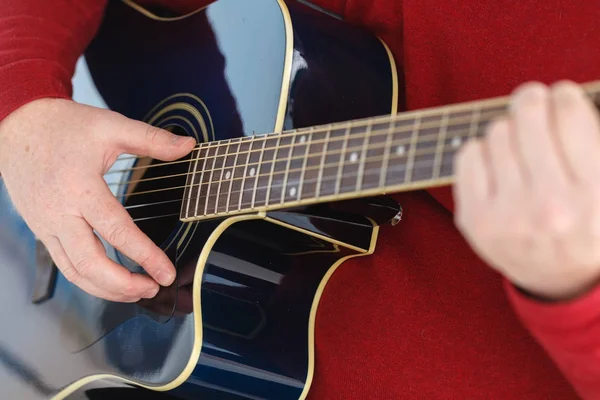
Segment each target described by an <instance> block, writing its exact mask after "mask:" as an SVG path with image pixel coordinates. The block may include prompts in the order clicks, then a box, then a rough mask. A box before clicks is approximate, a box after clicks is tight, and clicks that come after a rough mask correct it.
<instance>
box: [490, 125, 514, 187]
mask: <svg viewBox="0 0 600 400" xmlns="http://www.w3.org/2000/svg"><path fill="white" fill-rule="evenodd" d="M486 141H487V143H488V145H487V149H488V152H489V158H490V160H489V163H490V169H491V174H492V176H493V182H494V183H495V188H496V192H497V193H504V192H506V191H508V190H510V189H512V188H515V187H520V186H522V184H523V171H522V165H521V164H522V160H520V159H519V153H518V151H517V144H516V140H515V135H514V130H513V126H512V121H511V120H509V119H508V118H501V119H498V120H496V121H493V122H491V123H490V125H489V127H488V129H487V134H486Z"/></svg>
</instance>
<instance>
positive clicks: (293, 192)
mask: <svg viewBox="0 0 600 400" xmlns="http://www.w3.org/2000/svg"><path fill="white" fill-rule="evenodd" d="M295 195H296V188H295V187H291V188H290V196H292V197H294V196H295Z"/></svg>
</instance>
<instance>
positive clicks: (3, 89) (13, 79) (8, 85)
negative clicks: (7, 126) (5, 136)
mask: <svg viewBox="0 0 600 400" xmlns="http://www.w3.org/2000/svg"><path fill="white" fill-rule="evenodd" d="M71 96H72V84H71V79H70V77H67V76H65V73H64V70H63V69H61V68H60V67H58V66H55V65H52V64H50V65H49V63H48V62H47V61H45V60H39V61H37V60H27V61H22V62H17V63H14V64H10V65H7V66H4V67H2V68H0V122H1V121H2V120H4V119H5V118H6V117H7V116H8V115H9V114H11V113H12V112H13V111H15V110H16V109H18V108H20V107H21V106H23V105H25V104H27V103H30V102H31V101H33V100H37V99H41V98H63V99H70V98H71Z"/></svg>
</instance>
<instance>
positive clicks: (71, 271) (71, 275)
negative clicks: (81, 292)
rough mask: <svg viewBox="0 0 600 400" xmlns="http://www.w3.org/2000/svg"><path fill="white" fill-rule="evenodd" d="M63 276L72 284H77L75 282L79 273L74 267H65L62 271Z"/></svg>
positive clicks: (77, 280) (78, 277)
mask: <svg viewBox="0 0 600 400" xmlns="http://www.w3.org/2000/svg"><path fill="white" fill-rule="evenodd" d="M62 274H63V276H64V277H65V279H66V280H67V281H69V282H71V283H72V284H74V285H77V283H78V282H79V280H80V277H81V275H79V273H78V272H77V270H76V269H75V268H74V267H67V268H65V269H64V270H63V271H62Z"/></svg>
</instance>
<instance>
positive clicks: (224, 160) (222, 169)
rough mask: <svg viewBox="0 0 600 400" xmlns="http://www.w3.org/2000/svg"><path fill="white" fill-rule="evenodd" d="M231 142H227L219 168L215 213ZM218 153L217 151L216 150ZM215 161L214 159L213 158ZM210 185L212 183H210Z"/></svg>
mask: <svg viewBox="0 0 600 400" xmlns="http://www.w3.org/2000/svg"><path fill="white" fill-rule="evenodd" d="M231 140H232V139H229V140H228V144H227V147H226V148H225V154H223V165H222V166H221V177H220V178H219V185H218V186H217V197H216V201H215V213H216V212H218V211H219V196H220V195H221V185H222V183H223V174H224V173H225V166H226V164H227V156H228V155H229V150H231ZM217 153H218V150H217ZM215 160H216V158H215ZM211 184H212V183H211Z"/></svg>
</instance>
